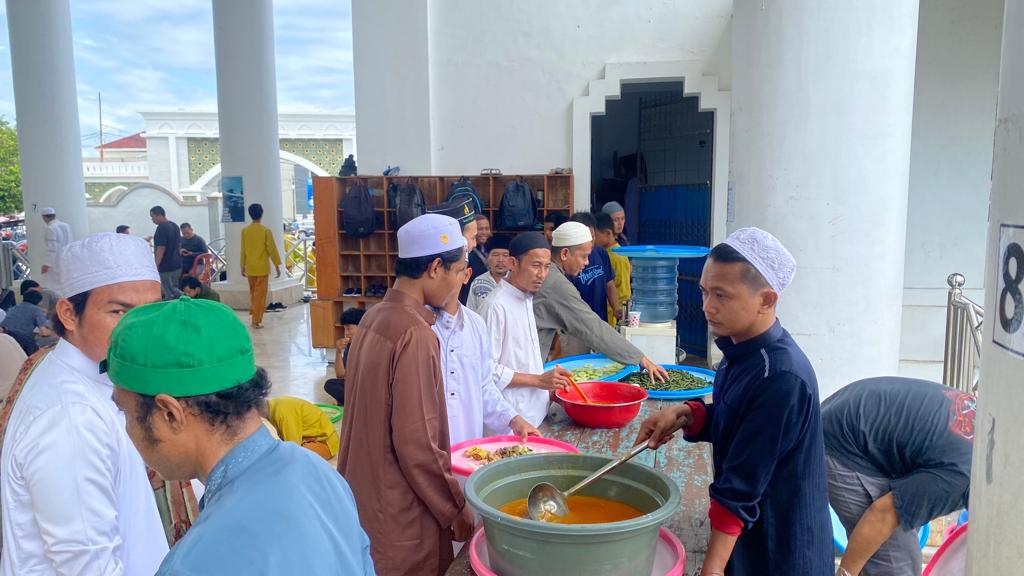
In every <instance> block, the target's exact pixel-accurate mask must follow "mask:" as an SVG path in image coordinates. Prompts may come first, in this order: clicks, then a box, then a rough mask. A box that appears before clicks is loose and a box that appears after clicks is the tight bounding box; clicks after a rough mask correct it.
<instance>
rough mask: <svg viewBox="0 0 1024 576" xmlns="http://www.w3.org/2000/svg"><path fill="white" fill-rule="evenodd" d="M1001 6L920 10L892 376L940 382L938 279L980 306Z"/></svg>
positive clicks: (933, 2)
mask: <svg viewBox="0 0 1024 576" xmlns="http://www.w3.org/2000/svg"><path fill="white" fill-rule="evenodd" d="M1002 22H1003V0H973V1H972V2H968V3H965V2H962V1H960V0H929V1H927V2H921V9H920V18H919V26H918V43H917V71H916V78H915V89H914V126H913V134H912V140H911V153H910V154H911V155H910V199H909V205H908V210H907V247H906V265H905V274H904V293H903V335H902V339H901V340H902V341H901V345H900V373H901V374H902V375H905V376H913V377H920V378H927V379H931V380H937V381H941V380H942V352H943V350H942V348H943V334H944V330H945V320H946V311H945V307H946V293H947V290H948V287H947V285H946V277H947V276H948V275H949V274H951V273H953V272H960V273H961V274H964V276H965V277H966V278H967V288H968V289H967V290H965V291H964V292H965V294H966V295H967V296H968V297H969V298H971V299H973V300H975V301H976V302H981V299H982V296H983V295H982V287H983V282H984V279H983V276H982V274H983V272H984V268H985V267H984V255H985V230H986V219H987V216H988V197H989V178H990V175H991V172H992V133H993V130H994V128H995V111H996V97H997V95H998V91H999V47H1000V38H1001V35H1002Z"/></svg>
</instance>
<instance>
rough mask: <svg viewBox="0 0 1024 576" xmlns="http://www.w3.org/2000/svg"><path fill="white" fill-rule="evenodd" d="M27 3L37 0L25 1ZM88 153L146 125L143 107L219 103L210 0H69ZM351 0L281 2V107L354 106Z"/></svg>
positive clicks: (5, 93) (0, 111)
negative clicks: (101, 133) (99, 96)
mask: <svg viewBox="0 0 1024 576" xmlns="http://www.w3.org/2000/svg"><path fill="white" fill-rule="evenodd" d="M29 1H31V0H29ZM5 4H6V3H0V115H2V116H3V117H5V118H7V119H8V120H13V121H15V122H16V121H17V118H16V115H15V108H14V86H13V82H12V78H11V52H10V41H9V38H8V35H7V9H6V6H5ZM70 5H71V28H72V35H73V37H74V50H75V75H76V80H77V83H78V115H79V119H80V124H81V130H82V150H83V154H87V155H96V152H95V150H94V149H93V147H94V146H96V145H97V144H98V143H99V109H98V105H97V93H102V95H103V130H104V141H105V142H109V141H111V140H113V139H116V138H118V137H121V136H127V135H129V134H133V133H135V132H139V131H141V130H142V129H143V122H142V117H141V116H139V115H138V113H137V112H138V111H139V110H168V109H170V110H175V109H179V108H184V109H189V110H208V111H215V110H216V109H217V80H216V75H215V72H214V52H213V12H212V8H211V2H210V0H130V1H122V0H70ZM351 15H352V11H351V4H350V2H349V1H348V0H275V2H274V31H275V48H276V65H277V108H278V111H280V112H314V111H330V112H352V111H353V110H354V95H353V94H354V88H353V80H352V16H351Z"/></svg>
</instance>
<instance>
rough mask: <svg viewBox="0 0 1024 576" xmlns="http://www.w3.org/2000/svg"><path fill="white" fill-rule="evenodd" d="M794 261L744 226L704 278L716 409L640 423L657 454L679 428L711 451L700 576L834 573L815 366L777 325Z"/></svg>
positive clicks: (686, 409) (715, 253)
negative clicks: (715, 351)
mask: <svg viewBox="0 0 1024 576" xmlns="http://www.w3.org/2000/svg"><path fill="white" fill-rule="evenodd" d="M795 270H796V262H795V261H794V260H793V256H792V255H791V254H790V253H789V252H788V251H787V250H786V249H785V247H783V246H782V244H781V243H780V242H779V241H778V240H777V239H776V238H775V237H774V236H772V235H771V234H769V233H767V232H765V231H763V230H759V229H757V228H742V229H740V230H737V231H736V232H734V233H733V234H732V235H730V236H729V238H727V239H726V240H725V242H724V243H722V244H719V245H718V246H715V248H714V249H713V250H712V251H711V253H710V254H709V255H708V260H707V264H705V266H704V271H703V273H702V274H701V279H700V289H701V293H702V295H703V297H704V316H705V317H706V318H707V320H708V325H709V327H710V329H711V331H712V333H713V334H714V335H715V336H716V337H717V339H716V340H715V343H716V344H717V345H718V347H719V348H720V349H721V350H722V352H723V353H724V354H725V358H724V359H723V360H722V362H721V364H720V365H719V368H718V373H717V374H716V376H715V384H714V390H715V392H714V397H715V401H714V403H712V404H705V403H704V402H702V401H699V400H694V401H690V402H686V403H685V404H683V405H681V406H674V407H670V408H666V409H664V410H662V411H661V412H659V413H657V414H655V415H653V416H651V417H650V418H648V419H647V420H645V421H644V422H643V424H641V426H640V434H639V435H638V436H637V442H644V441H646V442H648V443H649V444H650V446H651V447H652V448H655V447H658V446H660V445H662V444H664V443H665V442H667V441H668V440H670V439H671V438H672V433H673V432H674V431H675V430H676V429H677V427H678V428H682V430H683V433H684V434H685V438H686V439H687V440H689V441H691V442H710V443H711V444H712V446H713V447H714V451H713V455H714V468H715V471H714V481H713V482H712V483H711V487H710V490H709V491H710V495H711V509H710V511H709V514H708V516H709V518H710V520H711V540H710V541H709V543H708V550H707V555H706V557H705V560H704V566H703V569H702V570H701V576H763V575H767V574H772V575H775V574H778V575H780V576H781V575H786V576H789V575H794V576H795V575H800V576H831V575H832V574H833V572H834V570H835V567H834V564H833V562H834V560H833V550H832V536H831V534H832V531H831V525H830V521H829V513H828V494H827V489H826V482H825V448H824V442H823V440H822V431H821V413H820V409H819V407H818V383H817V379H816V377H815V375H814V369H813V368H811V363H810V362H809V361H808V360H807V357H806V356H805V355H804V353H803V352H802V351H801V350H800V348H799V347H798V346H797V344H796V342H794V341H793V338H792V337H791V336H790V335H789V333H788V332H787V331H786V330H785V329H784V328H783V327H782V325H781V324H780V323H779V321H778V320H777V319H776V317H775V309H776V304H777V303H778V300H779V295H780V294H781V293H782V291H783V290H785V288H786V287H787V286H789V283H790V281H791V280H792V278H793V273H794V272H795Z"/></svg>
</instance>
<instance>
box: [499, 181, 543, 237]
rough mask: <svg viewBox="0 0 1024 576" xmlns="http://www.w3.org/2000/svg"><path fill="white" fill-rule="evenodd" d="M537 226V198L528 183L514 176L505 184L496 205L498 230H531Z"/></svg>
mask: <svg viewBox="0 0 1024 576" xmlns="http://www.w3.org/2000/svg"><path fill="white" fill-rule="evenodd" d="M536 226H537V199H536V198H535V197H534V195H533V191H532V190H530V185H529V184H528V183H527V182H526V180H523V179H522V178H516V179H515V180H512V181H511V182H509V183H508V184H506V185H505V193H504V194H502V196H501V203H500V204H499V205H498V221H497V227H498V229H499V230H533V229H534V228H536Z"/></svg>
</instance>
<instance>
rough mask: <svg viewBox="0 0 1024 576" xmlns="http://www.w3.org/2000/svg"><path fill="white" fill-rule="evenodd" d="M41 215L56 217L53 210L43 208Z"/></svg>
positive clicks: (55, 212)
mask: <svg viewBox="0 0 1024 576" xmlns="http://www.w3.org/2000/svg"><path fill="white" fill-rule="evenodd" d="M42 215H43V216H56V215H57V211H56V210H54V209H53V208H43V211H42Z"/></svg>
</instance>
